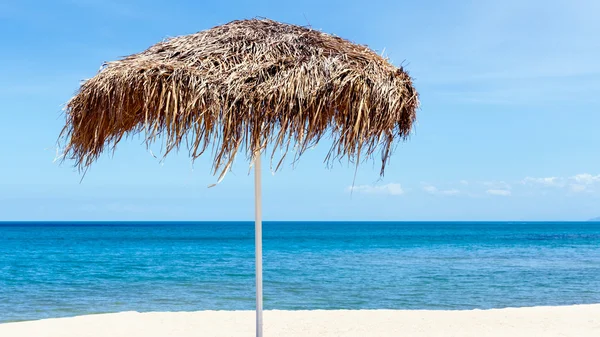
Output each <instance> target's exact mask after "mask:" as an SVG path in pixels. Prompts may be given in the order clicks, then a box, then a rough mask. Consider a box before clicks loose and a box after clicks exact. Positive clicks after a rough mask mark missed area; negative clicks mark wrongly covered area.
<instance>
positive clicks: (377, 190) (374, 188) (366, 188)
mask: <svg viewBox="0 0 600 337" xmlns="http://www.w3.org/2000/svg"><path fill="white" fill-rule="evenodd" d="M346 190H347V191H348V192H356V193H364V194H387V195H402V194H404V190H403V189H402V185H400V184H398V183H389V184H385V185H379V186H378V185H358V186H348V188H347V189H346Z"/></svg>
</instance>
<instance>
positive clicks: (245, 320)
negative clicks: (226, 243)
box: [0, 304, 600, 337]
mask: <svg viewBox="0 0 600 337" xmlns="http://www.w3.org/2000/svg"><path fill="white" fill-rule="evenodd" d="M264 324H265V325H264V330H265V336H286V337H299V336H321V337H333V336H356V337H358V336H384V337H385V336H399V335H405V336H417V337H418V336H445V337H452V336H461V337H469V336H473V337H475V336H477V337H482V336H490V337H492V336H494V337H495V336H511V337H521V336H523V337H524V336H546V337H548V336H550V337H551V336H577V337H587V336H590V337H592V336H600V304H585V305H572V306H549V307H524V308H503V309H486V310H481V309H475V310H301V311H284V310H268V311H265V313H264ZM0 336H3V337H32V336H35V337H71V336H72V337H75V336H77V337H108V336H111V337H121V336H122V337H138V336H139V337H141V336H144V337H166V336H177V337H191V336H215V337H225V336H227V337H238V336H240V337H241V336H248V337H250V336H254V311H225V310H223V311H197V312H147V313H138V312H131V311H130V312H121V313H111V314H96V315H86V316H75V317H67V318H51V319H42V320H37V321H24V322H13V323H4V324H0Z"/></svg>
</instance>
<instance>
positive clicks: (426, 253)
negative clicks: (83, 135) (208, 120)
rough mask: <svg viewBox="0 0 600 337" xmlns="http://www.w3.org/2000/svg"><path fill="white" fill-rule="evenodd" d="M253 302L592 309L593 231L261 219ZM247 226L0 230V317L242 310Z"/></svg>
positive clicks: (596, 236) (597, 269)
mask: <svg viewBox="0 0 600 337" xmlns="http://www.w3.org/2000/svg"><path fill="white" fill-rule="evenodd" d="M263 232H264V240H263V245H264V307H265V309H267V310H269V309H280V310H310V309H435V310H459V309H489V308H505V307H529V306H548V305H572V304H587V303H600V222H266V223H264V229H263ZM254 280H255V279H254V224H253V223H252V222H47V223H44V222H35V223H27V222H17V223H10V222H4V223H0V322H11V321H23V320H36V319H43V318H50V317H64V316H76V315H85V314H96V313H109V312H122V311H140V312H148V311H197V310H253V309H254V308H255V297H254V294H255V293H254V292H255V281H254Z"/></svg>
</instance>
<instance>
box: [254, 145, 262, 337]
mask: <svg viewBox="0 0 600 337" xmlns="http://www.w3.org/2000/svg"><path fill="white" fill-rule="evenodd" d="M260 155H261V154H260V153H259V154H258V155H257V156H256V160H255V161H254V202H255V204H254V231H255V233H254V243H255V254H256V337H262V335H263V317H262V316H263V315H262V314H263V284H262V214H261V213H262V200H261V181H260V175H261V172H262V170H261V167H260Z"/></svg>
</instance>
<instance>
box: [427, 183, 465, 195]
mask: <svg viewBox="0 0 600 337" xmlns="http://www.w3.org/2000/svg"><path fill="white" fill-rule="evenodd" d="M423 191H425V192H427V193H429V194H433V195H444V196H453V195H459V194H460V190H458V189H454V188H453V189H445V190H440V189H438V188H437V187H435V186H433V185H429V184H427V185H425V186H423Z"/></svg>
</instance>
